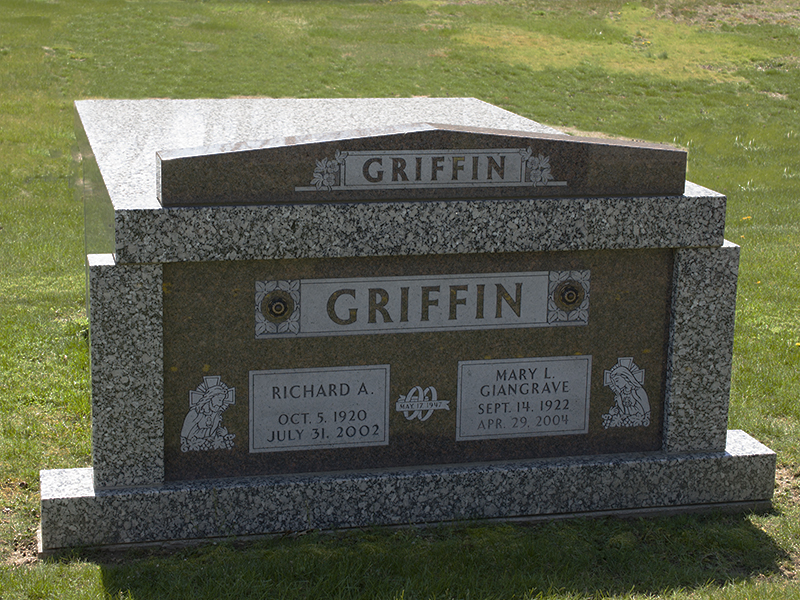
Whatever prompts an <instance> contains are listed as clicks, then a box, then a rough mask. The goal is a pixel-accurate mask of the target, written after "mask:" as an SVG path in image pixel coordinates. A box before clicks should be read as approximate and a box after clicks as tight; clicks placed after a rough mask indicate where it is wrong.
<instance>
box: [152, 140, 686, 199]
mask: <svg viewBox="0 0 800 600" xmlns="http://www.w3.org/2000/svg"><path fill="white" fill-rule="evenodd" d="M434 150H436V151H441V156H437V154H438V152H434ZM491 150H502V151H503V152H499V153H497V152H495V153H491V152H489V153H487V152H486V151H491ZM481 151H483V152H484V153H483V154H481ZM359 153H361V154H359ZM370 156H373V158H372V162H369V161H370ZM490 156H491V160H494V161H495V162H494V163H491V162H490ZM454 158H455V160H454ZM473 161H475V162H474V163H473ZM502 161H505V163H504V162H502ZM158 164H159V172H158V181H159V183H158V197H159V200H160V201H161V203H162V205H163V206H164V207H177V206H204V205H216V206H221V205H244V204H273V203H297V202H301V203H304V202H305V203H309V202H311V203H313V202H345V201H346V202H357V201H385V200H395V199H403V200H424V199H432V198H435V199H451V198H452V199H455V198H561V197H581V196H613V197H620V196H659V195H673V196H674V195H680V194H682V193H683V191H684V186H685V175H686V152H685V151H683V150H679V149H676V148H672V147H668V146H663V145H657V144H647V143H642V142H630V141H619V140H606V139H595V138H579V137H569V136H565V135H550V134H532V133H530V132H516V131H503V130H491V129H480V128H466V127H458V126H453V125H433V124H420V125H409V126H401V127H397V128H392V129H382V130H366V131H355V132H342V133H338V134H327V135H326V134H323V135H319V136H307V137H303V138H299V137H295V138H278V139H274V140H269V141H265V142H253V143H241V144H232V145H227V146H215V147H207V148H192V149H186V150H172V151H163V152H159V153H158ZM345 172H346V173H347V175H346V176H345ZM515 173H516V175H515ZM365 177H366V178H367V179H365ZM514 177H516V179H517V184H513V183H512V181H511V180H512V179H513V178H514ZM503 178H505V179H503ZM501 181H505V182H506V184H507V185H502V186H498V187H495V186H496V185H498V183H500V182H501ZM348 182H349V183H348ZM520 182H521V183H520ZM355 183H360V184H361V185H360V186H358V185H355ZM351 184H352V185H351Z"/></svg>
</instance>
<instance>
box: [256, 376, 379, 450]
mask: <svg viewBox="0 0 800 600" xmlns="http://www.w3.org/2000/svg"><path fill="white" fill-rule="evenodd" d="M388 444H389V365H371V366H364V367H329V368H318V369H283V370H273V371H250V452H277V451H285V450H319V449H324V448H341V447H350V448H353V447H362V446H386V445H388Z"/></svg>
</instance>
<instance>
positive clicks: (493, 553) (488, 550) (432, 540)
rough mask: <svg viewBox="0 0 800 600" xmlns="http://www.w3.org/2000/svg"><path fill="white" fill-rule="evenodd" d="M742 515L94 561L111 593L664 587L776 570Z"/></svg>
mask: <svg viewBox="0 0 800 600" xmlns="http://www.w3.org/2000/svg"><path fill="white" fill-rule="evenodd" d="M786 558H787V555H786V553H785V552H784V551H783V550H782V549H780V548H779V547H778V546H777V545H776V544H775V543H774V542H773V540H772V539H771V538H770V537H769V536H767V535H766V534H765V533H764V532H763V531H761V530H760V529H759V528H757V527H756V526H754V525H753V524H752V523H751V522H750V520H749V519H748V517H747V516H746V515H730V514H722V513H713V514H708V515H684V516H676V517H664V518H657V519H618V518H604V519H579V520H570V521H558V522H548V523H538V524H531V525H520V524H491V525H487V524H462V525H446V526H436V527H426V528H413V527H412V528H406V529H393V530H387V529H374V530H366V531H350V532H337V533H325V534H319V533H312V534H309V535H303V536H293V537H284V538H273V539H269V540H261V541H256V542H249V543H244V542H233V541H232V542H226V543H218V544H212V545H206V546H202V547H195V548H190V549H183V550H180V551H177V552H173V553H162V552H143V551H130V552H127V553H125V554H124V555H116V556H115V557H114V558H113V562H112V561H111V560H110V556H109V555H95V556H93V557H91V559H92V560H95V561H97V562H99V563H100V564H101V572H102V579H103V584H104V586H105V589H106V591H107V592H108V594H109V595H111V596H114V597H117V596H118V595H121V596H122V597H131V598H135V599H149V598H153V599H155V598H158V599H159V600H163V599H165V598H190V597H191V598H193V599H196V598H215V599H218V598H267V597H269V598H272V597H281V598H284V597H285V598H406V599H407V598H464V597H471V598H479V597H511V596H515V597H535V596H536V595H537V594H539V593H543V594H548V593H556V594H560V595H564V596H567V597H570V596H573V595H580V596H585V595H590V596H607V595H614V594H623V595H624V594H626V593H641V594H659V593H669V592H671V591H675V590H679V589H692V588H697V587H700V586H704V585H707V584H709V583H711V584H722V583H725V582H732V581H741V580H745V579H748V578H750V577H752V576H754V575H770V574H774V573H777V572H778V570H779V564H780V563H781V562H782V561H783V560H785V559H786Z"/></svg>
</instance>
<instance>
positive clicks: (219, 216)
mask: <svg viewBox="0 0 800 600" xmlns="http://www.w3.org/2000/svg"><path fill="white" fill-rule="evenodd" d="M725 205H726V198H725V196H723V195H722V194H718V193H717V192H713V191H711V190H707V189H705V188H702V187H701V186H697V185H695V184H692V183H691V182H687V185H686V193H685V194H684V195H683V196H664V197H647V198H561V199H541V200H530V199H529V200H450V201H416V202H380V203H355V204H291V205H273V206H233V207H197V208H168V209H160V210H120V211H117V212H116V216H115V223H116V260H117V262H118V263H119V264H126V263H165V262H180V261H221V260H274V259H286V258H336V257H353V256H397V255H423V254H472V253H481V252H543V251H560V250H600V249H636V248H679V247H698V246H720V245H722V243H723V233H724V228H725Z"/></svg>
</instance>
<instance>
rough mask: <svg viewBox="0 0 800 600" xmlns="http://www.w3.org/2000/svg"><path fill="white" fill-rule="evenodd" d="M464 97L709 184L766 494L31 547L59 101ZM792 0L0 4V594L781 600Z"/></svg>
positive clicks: (792, 329) (75, 401) (65, 444)
mask: <svg viewBox="0 0 800 600" xmlns="http://www.w3.org/2000/svg"><path fill="white" fill-rule="evenodd" d="M233 96H271V97H389V96H402V97H408V96H431V97H437V96H453V97H455V96H473V97H477V98H480V99H482V100H486V101H487V102H490V103H493V104H496V105H498V106H501V107H503V108H506V109H508V110H511V111H513V112H516V113H518V114H521V115H523V116H526V117H530V118H532V119H534V120H537V121H540V122H543V123H546V124H549V125H553V126H555V127H560V128H563V129H565V130H567V131H570V132H574V131H584V132H597V133H602V134H606V135H615V136H625V137H629V138H634V139H643V140H647V141H654V142H667V143H672V144H676V145H678V146H680V147H683V148H686V149H687V150H688V153H689V157H688V158H689V166H688V175H687V177H688V179H690V180H691V181H694V182H696V183H698V184H701V185H704V186H707V187H709V188H711V189H714V190H717V191H720V192H722V193H725V194H726V195H727V196H728V210H727V225H726V238H727V239H729V240H731V241H733V242H735V243H737V244H739V245H740V246H741V247H742V250H741V265H740V271H739V290H738V301H737V320H736V338H735V348H734V368H733V382H732V390H731V405H730V421H729V427H730V428H731V429H743V430H745V431H747V432H748V433H750V434H751V435H753V436H754V437H755V438H757V439H759V440H760V441H761V442H763V443H764V444H766V445H768V446H769V447H770V448H772V449H773V450H775V451H776V452H777V453H778V476H777V481H776V492H775V498H774V508H773V510H772V511H770V512H769V513H766V514H760V515H747V514H744V515H743V514H735V515H730V514H721V513H711V514H704V515H681V516H672V517H658V518H650V519H619V518H605V519H585V520H572V521H551V522H543V523H534V524H509V523H505V524H504V523H459V524H455V525H442V526H431V527H425V528H415V527H409V528H401V529H374V530H358V531H349V532H335V533H320V532H300V533H297V534H294V535H288V536H284V537H275V538H269V539H264V540H258V541H249V542H242V541H234V540H226V541H219V542H218V543H216V544H208V545H205V546H201V547H190V548H180V549H174V550H171V551H164V550H160V549H150V550H133V551H128V552H113V553H112V552H91V551H81V552H78V551H76V552H71V553H65V554H63V555H60V556H56V557H52V558H48V559H44V560H39V559H37V558H36V555H35V532H36V528H37V527H38V520H39V509H38V505H39V495H38V492H39V487H38V486H39V484H38V472H39V470H40V469H54V468H71V467H83V466H88V465H89V464H90V452H91V448H90V431H91V416H90V409H89V393H90V381H89V358H88V341H87V337H88V324H87V319H86V311H85V283H84V271H83V237H82V235H83V234H82V231H83V215H82V206H81V203H80V200H79V199H78V198H76V197H75V195H74V190H73V188H72V185H71V181H72V173H71V149H72V146H73V144H74V141H75V140H74V135H73V113H72V102H73V101H74V100H76V99H82V98H94V97H103V98H142V97H171V98H195V97H197V98H200V97H202V98H210V97H219V98H226V97H233ZM799 106H800V10H799V9H798V8H797V7H796V3H794V2H791V1H789V0H786V1H783V0H764V1H759V0H751V1H746V2H745V1H743V2H738V3H737V2H729V1H725V2H721V3H716V2H705V1H702V0H686V1H681V0H669V1H663V2H657V1H654V2H649V1H648V2H631V3H624V2H616V1H610V0H607V1H600V0H598V1H588V0H576V1H575V2H569V3H565V2H563V1H558V0H553V1H544V0H542V1H536V0H534V1H530V2H522V1H514V0H508V1H503V0H484V1H480V2H478V1H475V2H470V1H468V0H467V1H458V2H447V1H435V0H431V1H424V0H418V1H412V0H407V1H403V0H389V1H385V2H345V1H342V2H279V1H277V0H270V1H267V0H259V1H255V0H253V1H245V0H226V1H222V0H208V1H205V2H189V1H172V0H163V1H159V0H130V1H121V0H107V1H97V2H92V3H86V2H81V1H79V0H52V1H48V2H45V1H34V0H30V1H23V0H0V274H2V277H0V562H2V565H0V598H2V599H4V600H5V599H6V598H51V597H52V598H104V597H114V598H118V597H119V598H136V599H140V598H187V597H191V598H206V597H208V598H223V597H231V598H272V597H287V598H295V597H298V598H299V597H302V598H512V597H516V598H537V597H543V598H585V597H590V598H594V597H620V598H650V597H662V598H742V599H744V598H795V597H800V585H799V584H798V582H797V578H798V576H799V574H798V570H800V403H799V402H798V400H800V303H799V302H798V290H800V259H799V258H798V256H800V161H798V156H800V116H799V115H798V107H799Z"/></svg>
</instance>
